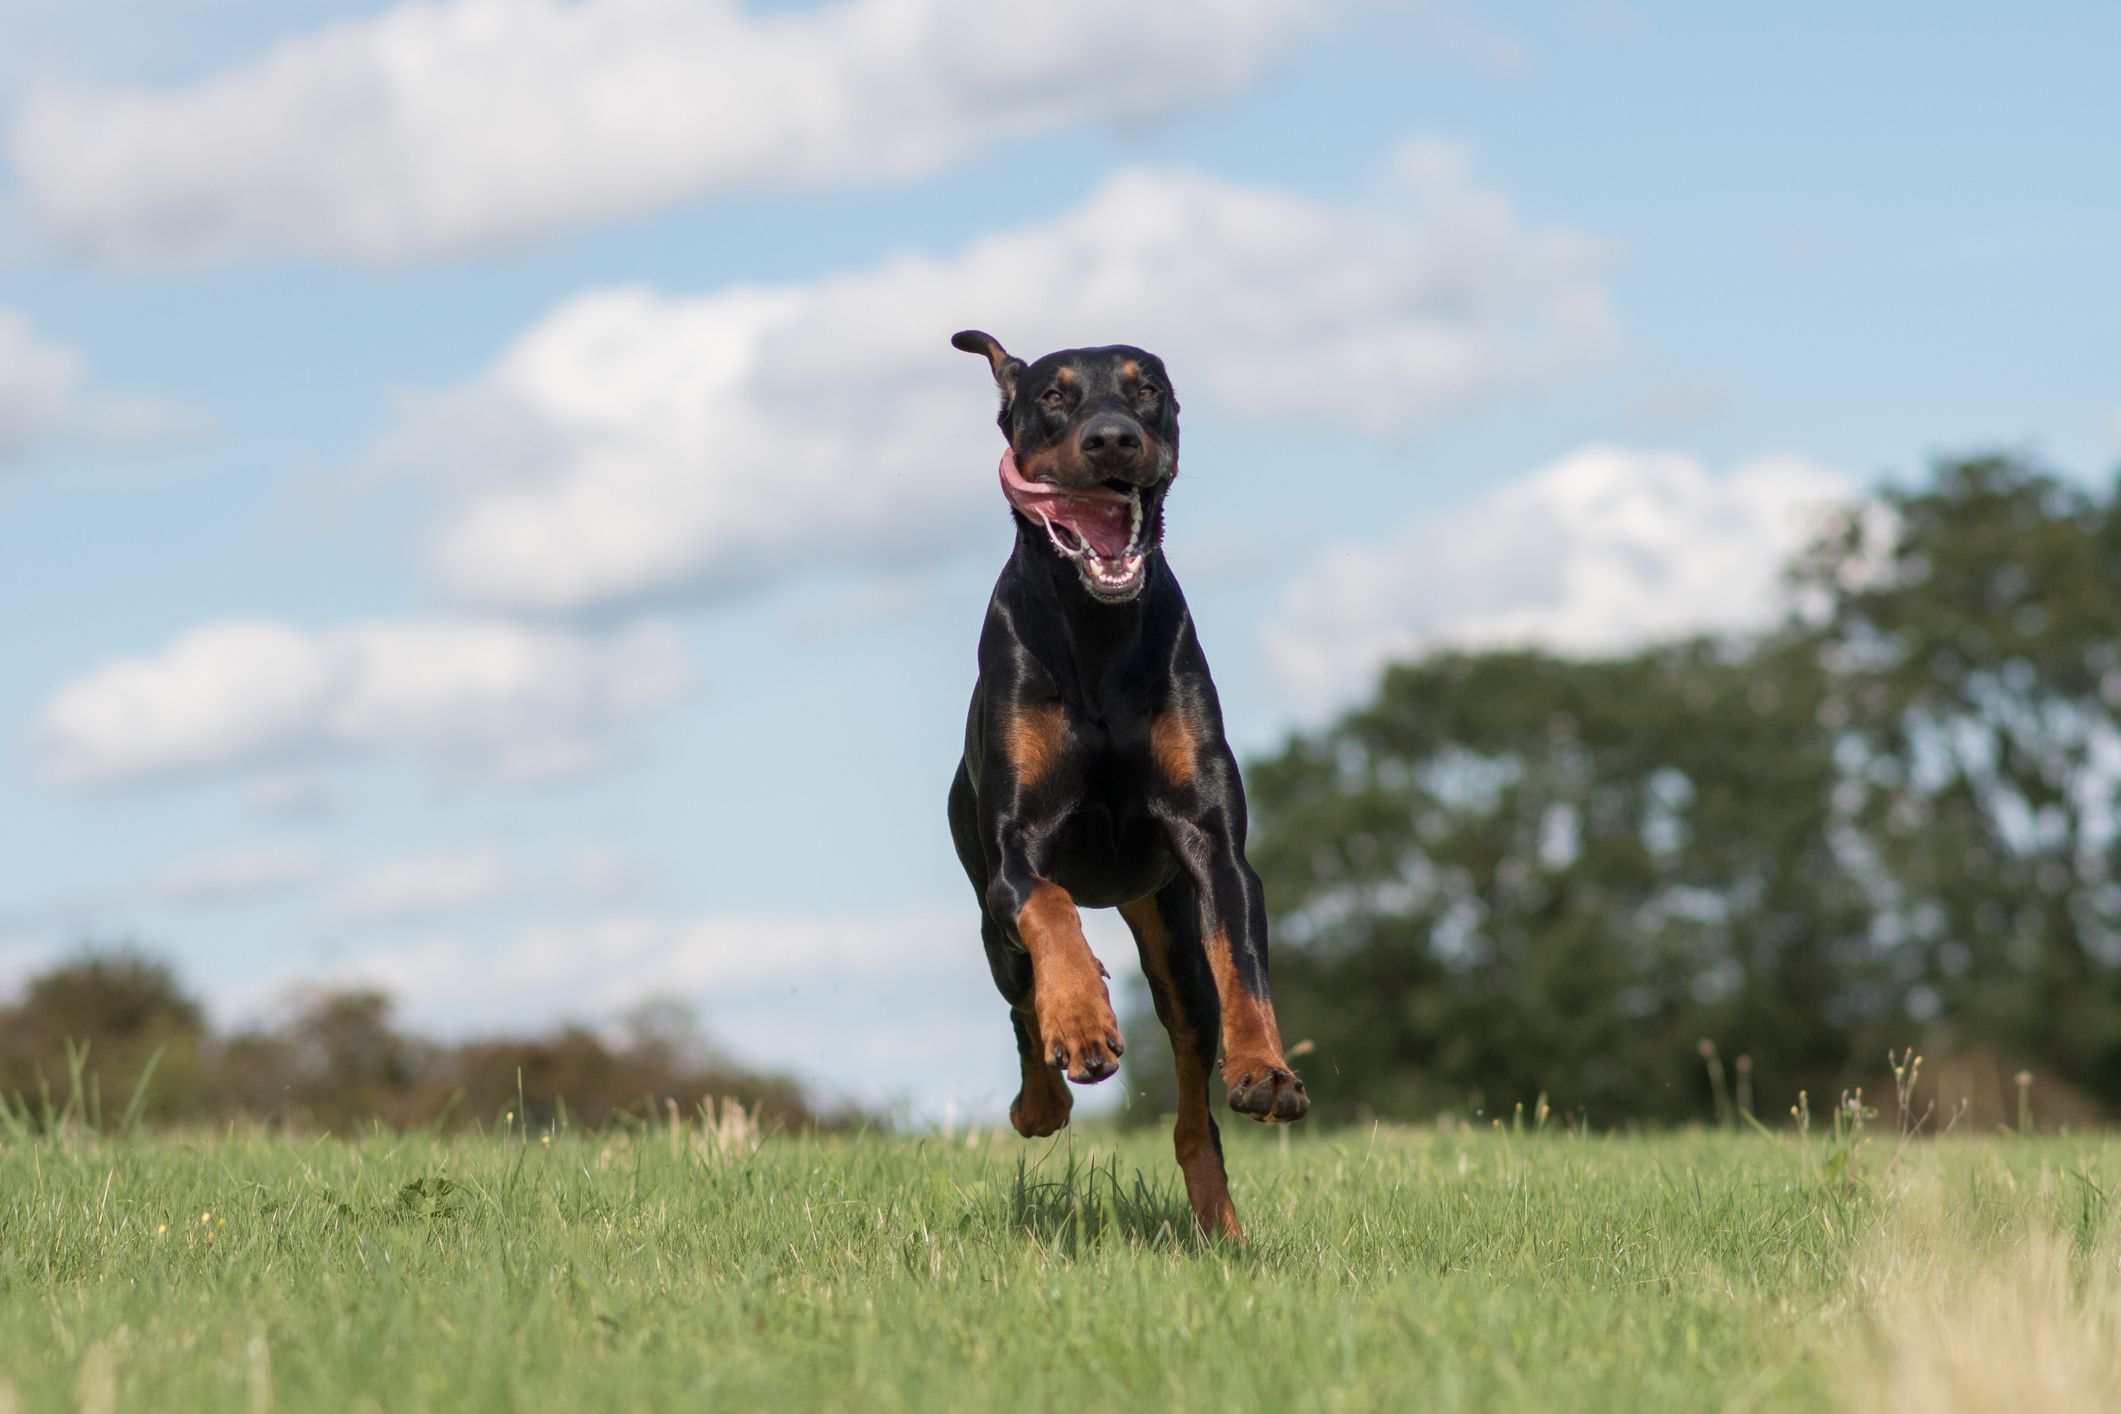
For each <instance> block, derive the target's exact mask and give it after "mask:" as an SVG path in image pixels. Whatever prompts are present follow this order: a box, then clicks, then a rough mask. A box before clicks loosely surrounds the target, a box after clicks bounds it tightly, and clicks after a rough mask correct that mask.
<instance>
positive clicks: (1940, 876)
mask: <svg viewBox="0 0 2121 1414" xmlns="http://www.w3.org/2000/svg"><path fill="white" fill-rule="evenodd" d="M1789 580H1790V584H1791V587H1792V588H1793V590H1794V591H1795V593H1794V595H1793V602H1794V603H1795V605H1796V606H1797V607H1796V610H1795V612H1794V613H1793V614H1792V615H1791V616H1790V617H1789V618H1788V620H1787V621H1786V622H1783V623H1781V624H1778V625H1776V626H1775V627H1773V628H1771V629H1769V630H1766V631H1762V632H1759V633H1755V634H1751V635H1745V636H1738V637H1724V638H1713V639H1712V638H1703V639H1694V640H1690V641H1685V642H1675V643H1664V644H1658V645H1655V646H1652V647H1647V648H1644V649H1642V650H1641V651H1639V652H1635V653H1631V654H1627V655H1624V656H1617V657H1609V658H1600V659H1578V658H1564V657H1558V656H1554V655H1552V654H1548V653H1541V652H1532V651H1523V652H1439V653H1435V654H1433V655H1430V656H1427V657H1423V658H1421V659H1420V660H1419V661H1415V662H1409V663H1403V664H1400V665H1397V666H1394V667H1392V668H1390V669H1388V670H1387V671H1386V672H1385V673H1384V675H1383V678H1382V681H1381V682H1380V683H1379V685H1378V687H1377V689H1376V693H1375V696H1374V697H1373V698H1372V699H1371V700H1370V701H1369V702H1367V703H1366V704H1364V705H1362V706H1360V707H1358V708H1356V709H1354V710H1352V711H1350V712H1348V713H1346V714H1345V715H1344V716H1342V717H1341V718H1339V719H1338V720H1337V721H1335V722H1333V723H1332V724H1331V725H1329V726H1327V727H1325V728H1324V729H1323V730H1320V731H1317V732H1314V733H1310V734H1305V735H1299V736H1296V737H1293V738H1291V739H1290V740H1289V741H1288V742H1287V743H1286V745H1285V746H1284V747H1283V748H1282V749H1281V750H1279V751H1278V752H1276V753H1274V754H1272V755H1270V756H1268V757H1267V758H1265V759H1262V760H1257V761H1254V762H1252V763H1251V764H1250V766H1249V768H1248V770H1247V773H1246V779H1247V781H1248V784H1249V789H1250V794H1251V802H1252V812H1253V839H1252V858H1253V861H1254V863H1255V864H1256V866H1257V867H1258V869H1259V871H1260V873H1261V875H1262V877H1263V879H1264V881H1265V883H1266V889H1267V897H1268V900H1269V903H1270V906H1271V907H1272V908H1273V910H1274V912H1275V915H1276V916H1275V924H1276V928H1275V932H1274V937H1275V952H1274V956H1273V979H1274V987H1275V994H1276V998H1277V1003H1278V1006H1279V1008H1280V1012H1281V1016H1282V1018H1283V1027H1284V1034H1285V1035H1286V1036H1288V1037H1289V1038H1290V1039H1292V1040H1296V1039H1299V1038H1301V1039H1303V1040H1307V1041H1309V1042H1310V1043H1311V1047H1312V1049H1311V1054H1310V1055H1309V1057H1308V1058H1307V1059H1306V1060H1305V1061H1304V1062H1303V1064H1304V1065H1305V1066H1306V1067H1307V1068H1308V1069H1309V1071H1310V1072H1311V1073H1312V1074H1314V1075H1316V1076H1317V1077H1318V1079H1317V1080H1316V1081H1315V1083H1314V1084H1313V1085H1312V1087H1311V1089H1312V1094H1313V1096H1314V1112H1315V1113H1316V1114H1317V1115H1318V1116H1319V1117H1321V1118H1325V1119H1328V1120H1333V1119H1342V1120H1346V1119H1355V1118H1359V1117H1366V1116H1379V1117H1387V1118H1403V1119H1412V1118H1420V1117H1423V1116H1428V1115H1433V1114H1436V1113H1438V1112H1442V1111H1455V1112H1459V1113H1462V1114H1464V1113H1488V1114H1497V1113H1503V1112H1506V1111H1507V1110H1508V1109H1509V1107H1511V1106H1513V1105H1514V1104H1516V1103H1518V1102H1522V1103H1524V1104H1526V1105H1528V1106H1529V1105H1532V1104H1533V1103H1535V1101H1536V1099H1537V1097H1539V1096H1541V1095H1544V1096H1546V1097H1547V1098H1548V1100H1549V1103H1550V1104H1551V1105H1552V1106H1553V1107H1554V1108H1555V1109H1556V1110H1557V1111H1561V1112H1564V1113H1578V1114H1581V1115H1583V1116H1584V1117H1585V1118H1587V1119H1588V1120H1589V1121H1590V1122H1592V1123H1622V1122H1629V1121H1671V1120H1681V1119H1693V1118H1699V1117H1702V1116H1704V1115H1706V1114H1707V1113H1708V1112H1709V1106H1710V1103H1711V1100H1712V1099H1713V1098H1714V1096H1713V1094H1712V1092H1713V1091H1715V1090H1716V1088H1717V1086H1718V1083H1719V1080H1718V1071H1719V1070H1720V1069H1721V1068H1722V1067H1723V1066H1724V1065H1725V1064H1726V1063H1730V1064H1731V1065H1733V1066H1735V1065H1736V1063H1737V1058H1738V1057H1743V1058H1744V1060H1745V1069H1746V1071H1747V1072H1748V1073H1747V1075H1746V1077H1745V1078H1746V1079H1747V1080H1748V1081H1749V1082H1750V1085H1751V1087H1752V1088H1753V1089H1754V1090H1755V1091H1756V1092H1757V1093H1758V1094H1759V1095H1760V1096H1762V1097H1763V1098H1762V1100H1761V1101H1760V1102H1759V1103H1760V1105H1761V1108H1763V1109H1772V1110H1773V1111H1774V1112H1776V1113H1780V1112H1781V1110H1782V1109H1783V1108H1784V1107H1786V1106H1787V1105H1788V1104H1789V1103H1791V1102H1792V1101H1793V1100H1794V1099H1795V1098H1796V1096H1797V1094H1798V1092H1799V1091H1800V1090H1805V1091H1808V1092H1809V1094H1810V1096H1811V1097H1812V1098H1813V1101H1814V1102H1815V1103H1817V1102H1819V1101H1820V1100H1821V1099H1822V1098H1825V1097H1832V1096H1835V1095H1837V1094H1839V1093H1840V1091H1842V1090H1843V1089H1844V1088H1848V1087H1853V1086H1858V1085H1864V1084H1866V1083H1867V1082H1868V1083H1870V1084H1871V1086H1872V1090H1871V1093H1872V1094H1873V1095H1875V1094H1876V1093H1877V1090H1878V1088H1879V1086H1878V1081H1879V1079H1880V1077H1881V1076H1883V1075H1884V1074H1885V1072H1886V1069H1887V1065H1886V1055H1887V1052H1888V1049H1889V1048H1893V1047H1901V1046H1907V1045H1915V1046H1917V1047H1920V1048H1924V1049H1926V1050H1927V1051H1928V1052H1929V1053H1930V1054H1931V1055H1932V1056H1933V1057H1943V1056H1961V1057H1965V1056H1975V1057H1980V1058H1981V1060H1982V1065H1983V1066H1984V1067H1985V1068H1986V1069H1987V1070H1989V1071H1991V1072H1996V1073H2000V1074H2002V1075H2004V1076H2006V1077H2011V1076H2015V1074H2016V1072H2018V1071H2019V1070H2020V1069H2021V1068H2023V1069H2026V1070H2028V1071H2034V1072H2037V1073H2038V1075H2039V1077H2040V1082H2039V1086H2038V1090H2039V1094H2040V1096H2041V1097H2042V1102H2043V1103H2044V1104H2045V1105H2046V1106H2047V1108H2048V1111H2049V1113H2050V1114H2051V1115H2057V1114H2060V1115H2070V1116H2076V1117H2080V1118H2081V1117H2083V1116H2086V1115H2089V1114H2107V1115H2110V1114H2112V1113H2114V1112H2115V1111H2116V1110H2117V1109H2121V852H2117V851H2121V843H2117V842H2121V828H2117V825H2121V819H2117V807H2116V785H2117V782H2121V717H2117V713H2121V615H2117V608H2121V493H2117V490H2116V489H2115V488H2108V489H2107V490H2105V491H2104V492H2103V493H2102V492H2098V491H2094V490H2089V489H2086V488H2084V487H2082V486H2080V485H2077V484H2073V483H2071V482H2068V481H2065V480H2063V479H2061V478H2059V477H2057V476H2055V475H2054V474H2052V473H2050V472H2048V471H2046V470H2044V469H2042V468H2040V467H2038V466H2036V465H2033V464H2031V463H2030V462H2028V461H2027V460H2026V459H2023V458H2019V457H2012V456H1980V457H1971V458H1965V459H1959V460H1954V461H1950V462H1947V463H1944V464H1941V465H1939V466H1938V467H1936V468H1935V469H1934V471H1933V473H1932V474H1931V476H1930V477H1929V478H1928V479H1927V480H1926V481H1925V482H1924V483H1922V484H1920V485H1918V486H1914V487H1911V488H1901V489H1896V490H1890V491H1887V492H1885V493H1883V495H1882V496H1881V497H1880V498H1879V499H1878V500H1876V501H1873V502H1871V503H1868V504H1866V505H1864V506H1860V507H1850V508H1848V510H1847V511H1846V513H1845V514H1842V515H1840V516H1839V517H1837V518H1836V519H1835V520H1834V521H1833V522H1832V523H1830V524H1829V525H1827V526H1825V527H1824V528H1823V532H1822V533H1821V534H1820V536H1819V537H1818V539H1817V540H1816V542H1815V543H1813V544H1812V545H1811V546H1810V548H1809V549H1808V550H1806V551H1805V552H1804V553H1803V554H1802V555H1800V556H1799V557H1798V558H1797V559H1796V562H1795V563H1793V564H1791V565H1790V566H1789ZM1705 1043H1707V1046H1713V1048H1714V1050H1713V1054H1711V1053H1710V1052H1709V1050H1708V1049H1707V1046H1705ZM1136 1049H1137V1053H1138V1052H1139V1051H1140V1050H1142V1049H1144V1048H1140V1047H1137V1048H1136ZM1155 1049H1157V1050H1160V1049H1161V1048H1160V1047H1159V1048H1155ZM1705 1055H1706V1056H1708V1058H1709V1059H1710V1061H1711V1062H1712V1064H1709V1065H1705V1064H1704V1056H1705ZM1134 1059H1135V1055H1134V1054H1130V1056H1129V1061H1130V1063H1131V1062H1133V1061H1134ZM1933 1064H1934V1063H1933ZM1727 1075H1728V1073H1727V1072H1726V1076H1727ZM2009 1083H2010V1082H2009V1080H2005V1081H2003V1082H2002V1084H2003V1086H2004V1088H2005V1089H2006V1090H2007V1089H2008V1088H2009ZM1968 1088H1970V1089H1972V1088H1980V1087H1978V1086H1973V1085H1972V1084H1971V1082H1969V1086H1968ZM1996 1088H1997V1087H1996V1084H1995V1083H1993V1082H1992V1083H1990V1084H1989V1085H1988V1086H1987V1089H1989V1090H1991V1091H1993V1090H1994V1089H1996ZM1161 1093H1162V1091H1161V1089H1160V1088H1158V1089H1156V1090H1154V1091H1152V1095H1157V1094H1161ZM1975 1098H1977V1099H1978V1098H1979V1097H1975ZM2006 1103H2007V1099H2006Z"/></svg>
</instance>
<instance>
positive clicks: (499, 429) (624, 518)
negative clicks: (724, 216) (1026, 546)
mask: <svg viewBox="0 0 2121 1414" xmlns="http://www.w3.org/2000/svg"><path fill="white" fill-rule="evenodd" d="M1071 23H1073V21H1071ZM1603 265H1604V255H1603V253H1602V252H1601V251H1600V250H1599V248H1598V247H1597V246H1596V245H1595V244H1594V243H1592V242H1590V241H1588V240H1586V239H1585V238H1583V237H1581V236H1578V235H1575V234H1572V233H1569V232H1563V231H1532V230H1527V229H1525V227H1524V226H1523V225H1522V224H1521V223H1520V222H1519V221H1518V219H1517V218H1516V216H1515V215H1514V214H1513V213H1512V211H1511V210H1510V208H1509V206H1508V204H1507V203H1506V202H1504V201H1503V200H1502V199H1501V198H1499V197H1498V196H1496V195H1495V194H1494V193H1492V192H1490V191H1487V190H1485V189H1483V188H1481V187H1479V186H1478V185H1477V184H1475V183H1474V182H1473V181H1472V179H1471V178H1470V177H1469V175H1468V173H1467V170H1466V164H1465V159H1464V158H1463V156H1462V154H1460V153H1458V152H1457V150H1456V149H1453V148H1450V147H1448V146H1445V145H1442V144H1437V143H1434V142H1422V141H1417V142H1413V143H1409V144H1407V145H1406V147H1405V148H1404V149H1403V150H1402V151H1401V152H1400V153H1399V154H1398V155H1397V156H1396V157H1395V159H1394V161H1393V164H1392V168H1391V171H1390V173H1389V174H1388V178H1387V181H1386V183H1385V186H1384V189H1383V190H1382V191H1381V193H1380V194H1379V195H1378V196H1377V197H1376V198H1375V199H1373V200H1372V201H1371V202H1369V203H1367V204H1364V205H1359V206H1331V205H1321V204H1318V203H1315V202H1311V201H1307V200H1303V199H1300V198H1296V197H1292V196H1288V195H1285V194H1282V193H1278V192H1274V191H1267V190H1260V189H1256V188H1250V187H1244V186H1239V185H1235V184H1232V183H1228V182H1223V181H1219V180H1214V179H1210V178H1206V177H1201V176H1196V175H1190V174H1186V173H1178V172H1150V171H1131V172H1125V173H1122V174H1119V175H1117V176H1114V177H1112V178H1111V179H1110V180H1108V181H1107V182H1106V183H1105V184H1104V185H1103V186H1102V187H1100V188H1099V189H1098V190H1097V191H1096V192H1095V193H1094V194H1093V195H1091V197H1090V198H1089V199H1088V200H1087V201H1085V202H1084V203H1083V204H1082V205H1080V206H1078V207H1076V208H1075V209H1073V210H1071V211H1069V212H1066V213H1064V214H1063V215H1061V216H1059V217H1057V218H1055V219H1054V220H1052V221H1050V222H1047V223H1045V224H1042V225H1035V226H1029V227H1025V228H1022V229H1018V230H1015V231H1010V232H1005V233H1002V234H998V235H993V236H988V237H985V238H982V239H980V240H978V241H976V242H974V243H973V244H972V245H970V246H968V247H967V248H965V249H964V250H962V251H960V252H958V253H956V254H955V255H953V256H950V257H948V258H946V259H932V258H928V257H924V256H904V257H900V258H897V259H893V260H890V261H887V262H885V263H884V264H882V265H879V266H877V267H874V268H872V269H869V270H865V271H861V272H858V273H854V274H848V275H841V276H836V277H831V278H826V279H822V280H819V281H817V282H815V283H812V284H808V285H801V286H782V287H771V288H751V287H746V288H735V289H729V290H724V291H721V292H719V293H714V294H709V295H704V296H699V297H695V298H679V297H669V296H664V295H660V294H657V293H654V292H652V291H649V290H645V289H616V290H604V291H599V292H595V293H591V294H586V295H583V296H581V297H578V298H576V299H573V300H570V301H568V302H567V303H565V304H563V305H561V306H560V307H558V308H557V309H555V310H554V311H552V312H551V313H550V314H549V315H547V316H546V317H545V318H544V319H542V320H540V321H539V322H538V323H537V324H536V325H534V326H533V327H532V328H531V329H530V330H529V331H528V332H526V333H525V334H523V335H522V336H521V337H520V338H519V339H517V340H516V341H515V343H514V344H513V345H512V346H511V347H509V348H508V349H507V350H506V351H505V352H504V353H503V354H502V356H501V357H500V359H499V360H498V361H497V362H496V363H495V364H494V365H493V366H492V368H490V369H489V370H488V371H487V372H486V373H485V374H483V375H482V376H480V377H479V378H478V379H477V380H475V381H474V382H473V383H472V384H471V385H469V386H468V387H465V388H462V389H460V390H458V391H455V392H452V393H448V394H446V395H443V396H441V397H439V398H436V399H433V400H430V401H428V402H426V403H424V404H423V405H420V406H419V407H417V408H415V409H413V410H412V411H410V412H409V413H408V414H407V415H406V417H405V418H404V419H403V421H402V422H401V425H400V426H399V427H398V428H397V429H396V431H395V432H394V433H393V434H392V435H391V436H390V437H389V438H388V439H387V440H386V442H385V443H384V444H383V446H381V447H380V448H379V449H378V451H377V453H376V457H377V459H378V460H379V461H382V462H385V463H394V464H401V465H402V464H411V465H415V466H420V467H425V468H432V469H434V470H437V471H439V472H441V473H443V474H444V477H445V484H446V485H448V486H449V487H450V488H451V492H452V495H453V497H454V499H453V501H452V504H451V508H450V510H449V512H448V513H447V515H446V517H445V520H444V522H443V524H442V526H441V528H440V531H439V534H438V535H437V538H436V540H435V544H434V547H433V559H434V564H435V566H436V569H437V570H438V572H439V573H440V575H441V576H442V578H443V579H444V580H445V581H446V582H447V583H448V584H449V585H450V586H451V587H452V588H454V589H455V590H456V591H458V592H459V593H461V594H463V595H465V596H467V597H469V598H472V599H475V600H481V601H485V602H488V603H493V604H499V605H507V606H512V607H519V608H536V609H546V610H566V609H578V608H583V607H586V606H591V605H596V604H601V603H609V602H624V601H628V600H635V599H641V598H645V597H650V596H655V595H660V594H666V593H670V592H673V591H681V590H694V591H698V590H705V591H709V592H713V591H717V590H729V589H733V588H739V587H742V586H745V585H749V584H753V583H756V582H758V581H760V580H764V579H768V578H771V577H774V576H777V575H782V574H787V573H790V572H792V571H796V570H800V569H803V568H806V567H808V566H810V565H812V564H830V565H843V564H847V563H849V562H852V563H856V564H861V565H864V566H867V567H871V568H879V567H881V568H887V569H889V568H899V567H904V566H907V565H911V564H918V563H919V562H920V561H921V560H922V558H923V557H925V556H927V555H929V554H932V553H934V552H936V551H938V550H942V549H946V548H949V547H950V546H952V545H953V544H955V543H960V540H961V536H962V533H963V531H964V529H965V527H966V526H967V525H968V524H969V523H971V522H972V520H973V518H974V517H976V516H979V515H981V514H985V515H989V516H999V515H1000V514H1001V511H1000V509H999V506H1000V502H999V500H998V499H997V497H996V494H995V489H994V485H993V470H992V468H993V465H994V461H995V459H996V457H997V455H998V454H999V447H998V446H997V438H996V434H995V431H994V427H993V423H992V411H991V410H992V406H993V395H992V392H991V389H990V387H989V385H988V382H987V378H986V371H985V369H984V368H983V367H982V366H981V365H980V364H979V363H978V362H977V361H976V360H974V359H970V358H968V357H967V356H966V355H964V354H962V353H958V352H956V351H955V350H953V349H951V348H950V347H949V346H948V344H947V342H946V340H947V337H948V335H949V333H950V332H951V331H952V330H954V329H957V328H961V327H965V326H978V327H981V328H985V329H989V330H992V331H993V332H994V333H995V334H996V335H998V336H999V337H1001V338H1002V339H1004V340H1005V341H1006V342H1007V343H1009V344H1010V345H1011V347H1013V348H1015V349H1017V350H1019V351H1021V352H1022V353H1024V354H1025V355H1027V356H1036V355H1037V354H1039V353H1042V352H1045V351H1046V350H1048V349H1052V348H1056V347H1062V346H1066V345H1070V344H1081V343H1110V342H1113V341H1115V340H1122V341H1129V342H1135V343H1139V344H1142V345H1145V346H1147V347H1149V348H1152V349H1155V350H1156V351H1157V352H1159V353H1161V354H1163V355H1164V356H1165V358H1166V359H1167V360H1168V361H1169V362H1170V363H1171V366H1172V371H1173V375H1174V377H1175V379H1176V381H1177V385H1178V389H1179V393H1180V396H1181V397H1182V398H1184V399H1185V400H1186V402H1187V405H1188V407H1189V408H1193V409H1213V410H1214V414H1213V415H1216V416H1229V417H1240V418H1250V419H1263V420H1272V419H1276V418H1288V417H1305V418H1323V419H1332V420H1333V421H1335V422H1337V423H1342V424H1351V425H1354V426H1358V427H1363V428H1367V429H1370V430H1373V431H1379V432H1383V431H1390V430H1395V429H1404V428H1408V427H1413V426H1417V425H1420V424H1423V423H1425V422H1427V421H1429V420H1431V419H1433V418H1435V417H1437V416H1439V415H1441V414H1444V413H1447V412H1450V411H1453V410H1457V409H1461V408H1464V407H1467V406H1469V405H1472V404H1476V403H1478V402H1480V401H1482V400H1484V399H1486V398H1488V397H1490V396H1492V395H1494V394H1497V393H1500V392H1503V391H1505V390H1510V389H1517V388H1522V387H1525V386H1527V385H1533V384H1538V383H1541V382H1544V381H1546V380H1549V379H1551V378H1554V377H1557V376H1559V375H1562V374H1564V373H1567V372H1570V371H1573V370H1575V369H1578V368H1580V367H1583V366H1585V365H1586V364H1587V363H1589V362H1591V361H1594V360H1595V359H1597V358H1598V357H1599V356H1600V355H1602V354H1603V353H1604V352H1605V351H1606V350H1607V349H1608V348H1609V347H1610V346H1611V344H1612V342H1613V333H1612V322H1611V318H1610V314H1609V312H1608V307H1607V302H1606V298H1605V294H1604V290H1603V287H1602V284H1601V280H1600V275H1601V271H1602V268H1603Z"/></svg>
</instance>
